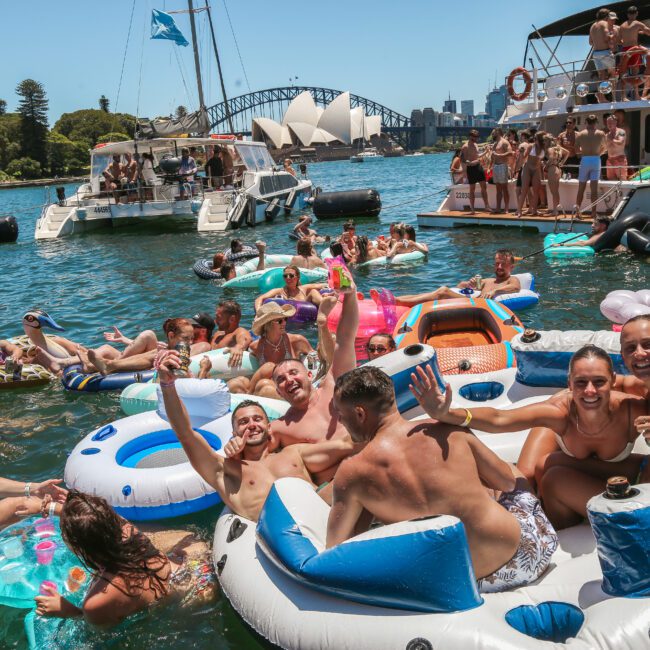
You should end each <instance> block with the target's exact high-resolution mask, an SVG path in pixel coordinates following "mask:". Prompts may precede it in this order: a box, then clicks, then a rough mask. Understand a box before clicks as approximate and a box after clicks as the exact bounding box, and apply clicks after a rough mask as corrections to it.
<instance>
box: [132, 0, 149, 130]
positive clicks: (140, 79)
mask: <svg viewBox="0 0 650 650" xmlns="http://www.w3.org/2000/svg"><path fill="white" fill-rule="evenodd" d="M148 16H149V3H148V2H147V10H146V11H145V12H144V20H143V23H142V42H141V43H140V75H139V77H138V95H137V98H136V100H135V101H136V103H135V120H136V124H137V122H138V118H139V117H140V91H141V90H142V66H143V63H144V35H145V33H146V31H147V18H148Z"/></svg>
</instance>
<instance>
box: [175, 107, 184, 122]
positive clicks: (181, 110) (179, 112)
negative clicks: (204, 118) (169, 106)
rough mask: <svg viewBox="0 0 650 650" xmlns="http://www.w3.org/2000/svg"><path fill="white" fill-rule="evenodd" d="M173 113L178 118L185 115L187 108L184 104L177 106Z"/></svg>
mask: <svg viewBox="0 0 650 650" xmlns="http://www.w3.org/2000/svg"><path fill="white" fill-rule="evenodd" d="M174 115H175V116H176V119H177V120H180V119H182V118H183V117H185V116H186V115H187V109H186V108H185V106H177V107H176V111H175V112H174Z"/></svg>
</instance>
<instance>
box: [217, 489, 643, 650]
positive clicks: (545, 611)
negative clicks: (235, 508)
mask: <svg viewBox="0 0 650 650" xmlns="http://www.w3.org/2000/svg"><path fill="white" fill-rule="evenodd" d="M632 503H633V505H632V508H633V510H632V512H630V510H631V504H632ZM609 511H614V512H613V513H610V512H609ZM589 514H590V517H591V518H592V521H593V519H594V518H595V517H598V516H600V517H602V519H603V520H604V521H603V524H602V525H600V524H599V525H598V526H597V525H594V532H596V536H597V538H599V542H598V546H597V544H596V541H595V540H594V533H593V532H592V528H590V526H588V525H586V524H583V525H580V526H575V527H573V528H569V529H567V530H564V531H560V532H559V547H558V549H557V550H556V551H555V553H554V554H553V558H552V563H551V566H550V567H549V569H548V570H547V571H546V572H545V573H544V574H543V575H542V577H541V578H540V579H538V580H537V581H535V582H534V583H532V584H530V585H527V586H524V587H520V588H518V589H515V590H513V591H509V592H503V593H488V594H482V595H481V594H479V593H478V591H477V585H476V581H475V578H474V575H473V571H472V566H471V561H470V560H469V551H468V548H467V542H466V538H465V534H464V528H463V526H462V524H461V523H460V522H459V520H458V519H456V518H454V517H450V516H446V515H442V516H438V517H430V518H425V519H421V520H415V521H406V522H400V523H398V524H392V525H387V526H380V527H377V528H373V529H371V530H370V531H368V532H366V533H362V534H361V535H358V536H356V537H353V538H352V539H349V540H347V541H346V542H345V543H343V544H341V545H339V546H337V547H334V548H331V549H326V548H325V538H326V530H327V518H328V515H329V506H327V505H326V504H325V502H324V501H323V500H322V499H321V498H320V497H319V496H318V495H317V493H316V492H315V491H314V489H313V487H312V486H310V485H309V484H308V483H306V482H305V481H302V480H301V479H295V478H284V479H280V480H278V481H276V482H275V484H274V486H273V488H272V489H271V492H270V493H269V496H268V498H267V500H266V502H265V505H264V508H263V510H262V513H261V515H260V519H259V522H258V523H257V524H255V522H253V521H250V520H247V519H244V518H242V517H239V516H237V515H235V514H233V513H232V512H231V511H230V510H229V509H228V508H225V509H224V510H223V512H222V514H221V515H220V517H219V519H218V521H217V524H216V528H215V535H214V545H213V558H214V565H215V567H216V568H217V573H218V575H219V581H220V584H221V589H222V592H223V594H224V595H225V596H226V597H227V598H228V600H229V601H230V603H231V605H232V606H233V607H234V609H235V610H236V611H237V613H238V614H239V615H240V616H241V617H242V618H243V620H244V621H245V622H246V623H247V624H248V625H250V626H251V627H252V628H253V629H254V630H255V631H256V632H257V633H258V634H259V635H260V636H262V637H263V638H264V639H267V640H268V641H269V642H270V643H271V644H273V645H274V646H277V647H280V648H286V649H289V650H298V649H299V650H317V649H318V650H320V649H322V648H337V650H357V649H358V648H374V649H376V650H383V649H385V650H394V649H395V648H403V649H405V650H435V649H438V648H450V649H456V648H458V649H460V648H462V649H468V650H469V649H475V650H479V649H480V650H544V649H545V648H556V649H558V648H565V647H566V648H571V649H572V650H618V649H619V648H623V647H625V648H647V647H648V645H649V642H648V629H649V628H650V598H648V594H649V593H650V584H649V582H650V579H649V576H650V562H649V561H648V555H647V538H648V537H647V536H648V533H650V526H649V524H648V522H650V487H649V486H640V489H639V493H638V495H637V496H635V497H634V498H633V499H627V500H626V499H623V500H622V501H616V502H614V501H609V500H606V499H604V498H602V497H596V498H595V499H592V501H590V503H589ZM615 518H619V519H622V520H623V522H622V523H619V522H618V521H616V520H615ZM630 524H632V526H633V529H632V532H631V531H630ZM599 529H600V530H599ZM601 531H604V532H601ZM603 538H605V539H614V540H617V541H618V542H619V544H618V545H614V544H609V545H608V544H607V543H606V542H603V541H601V540H602V539H603ZM630 538H632V539H633V540H634V545H633V548H632V549H631V550H630V552H628V549H629V548H630ZM623 540H624V541H623ZM621 542H622V543H621ZM610 547H613V550H610ZM644 549H645V552H644ZM599 553H600V554H601V558H602V559H601V560H600V561H599ZM601 563H602V568H601ZM617 573H618V577H616V574H617ZM604 574H605V580H603V577H604ZM609 575H611V576H612V578H613V579H614V583H615V584H614V585H613V586H612V585H611V584H610V578H609ZM635 577H636V578H638V580H637V582H636V584H633V588H629V586H628V585H629V583H630V582H632V583H633V582H634V580H633V579H634V578H635ZM621 583H623V587H621ZM639 583H640V584H639ZM625 596H634V597H625Z"/></svg>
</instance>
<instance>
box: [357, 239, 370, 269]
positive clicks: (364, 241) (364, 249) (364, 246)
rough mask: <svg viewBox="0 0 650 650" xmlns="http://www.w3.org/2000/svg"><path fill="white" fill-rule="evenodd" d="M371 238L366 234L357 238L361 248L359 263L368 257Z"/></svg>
mask: <svg viewBox="0 0 650 650" xmlns="http://www.w3.org/2000/svg"><path fill="white" fill-rule="evenodd" d="M369 243H370V240H369V239H368V238H367V237H366V236H365V235H361V237H359V239H358V240H357V247H358V248H359V260H358V261H359V263H363V262H365V261H366V260H367V259H368V244H369Z"/></svg>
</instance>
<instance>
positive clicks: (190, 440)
mask: <svg viewBox="0 0 650 650" xmlns="http://www.w3.org/2000/svg"><path fill="white" fill-rule="evenodd" d="M178 358H179V357H178V352H176V350H163V351H162V352H160V353H159V354H158V356H157V357H156V361H155V364H154V367H155V368H156V370H157V371H158V377H159V378H160V387H161V389H162V394H163V398H164V400H165V410H166V411H167V418H168V419H169V423H170V424H171V425H172V429H173V430H174V433H175V434H176V436H177V437H178V440H179V441H180V443H181V445H183V449H184V451H185V453H186V454H187V457H188V458H189V460H190V463H191V465H192V467H193V468H194V470H195V471H196V472H197V473H198V474H199V475H200V476H201V478H202V479H203V480H204V481H205V482H206V483H208V485H211V486H212V487H213V488H214V489H215V490H217V491H218V492H222V491H223V481H222V479H223V472H224V459H223V457H222V456H220V455H219V454H217V453H215V451H214V450H213V449H212V447H210V445H209V444H208V442H207V440H206V439H205V438H204V437H203V436H202V435H201V434H200V433H197V432H196V431H194V429H192V424H191V422H190V416H189V415H188V413H187V409H186V408H185V405H184V404H183V402H181V400H180V398H179V397H178V393H177V392H176V387H175V386H174V380H175V378H174V375H173V370H174V369H175V368H179V367H180V363H179V362H178Z"/></svg>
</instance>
